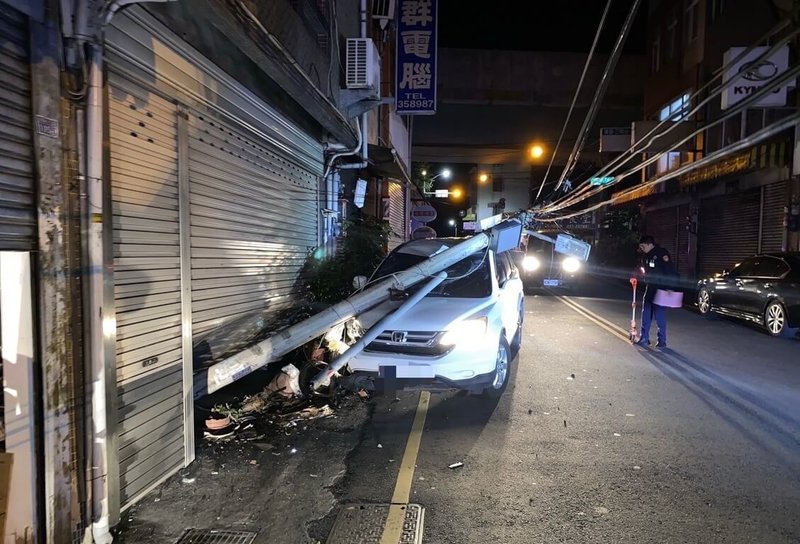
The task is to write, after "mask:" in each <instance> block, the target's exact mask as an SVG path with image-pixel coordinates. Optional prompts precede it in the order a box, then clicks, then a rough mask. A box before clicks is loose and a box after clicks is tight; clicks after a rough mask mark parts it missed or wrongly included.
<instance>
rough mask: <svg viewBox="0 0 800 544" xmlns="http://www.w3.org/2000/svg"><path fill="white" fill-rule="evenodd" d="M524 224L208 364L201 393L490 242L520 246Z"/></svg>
mask: <svg viewBox="0 0 800 544" xmlns="http://www.w3.org/2000/svg"><path fill="white" fill-rule="evenodd" d="M521 234H522V224H521V222H520V221H519V220H516V219H511V220H507V221H503V222H502V223H500V224H498V225H497V226H495V227H493V228H492V229H491V230H489V231H484V232H481V233H479V234H476V235H475V236H473V237H471V238H467V239H466V240H464V241H463V242H461V243H459V244H457V245H455V246H453V247H451V248H450V249H446V250H444V251H442V252H441V253H439V254H437V255H434V256H433V257H431V258H430V259H428V260H426V261H423V262H422V263H420V264H417V265H414V266H412V267H411V268H409V269H408V270H404V271H403V272H399V273H397V274H395V275H393V276H392V277H390V278H387V279H385V280H383V281H381V282H379V283H377V284H375V285H374V286H372V287H369V288H367V289H365V290H363V291H361V292H360V293H357V294H355V295H353V296H351V297H349V298H347V299H345V300H343V301H342V302H339V303H338V304H335V305H334V306H331V307H330V308H328V309H327V310H325V311H323V312H320V313H318V314H316V315H313V316H311V317H310V318H308V319H306V320H304V321H301V322H300V323H297V324H295V325H292V326H291V327H288V328H286V329H283V330H281V331H278V332H276V333H275V334H273V335H272V336H270V337H269V338H267V339H265V340H262V341H261V342H259V343H258V344H255V345H254V346H251V347H250V348H248V349H246V350H244V351H241V352H239V353H237V354H236V355H233V356H231V357H229V358H227V359H225V360H223V361H220V362H219V363H217V364H215V365H212V366H210V367H209V368H208V373H207V376H206V380H205V383H202V381H203V380H202V376H200V377H199V378H200V379H195V388H194V389H195V390H194V396H195V398H197V397H200V396H203V395H205V394H208V393H213V392H214V391H217V390H219V389H221V388H222V387H225V386H226V385H229V384H231V383H233V382H235V381H236V380H238V379H240V378H242V377H244V376H246V375H248V374H250V373H251V372H253V371H254V370H256V369H258V368H261V367H263V366H265V365H267V364H269V363H271V362H274V361H277V360H278V359H280V358H281V357H283V356H284V355H286V354H287V353H289V352H291V351H292V350H294V349H297V348H299V347H300V346H302V345H303V344H305V343H307V342H309V341H311V340H313V339H314V338H317V337H319V336H322V335H323V334H325V333H326V332H327V331H328V330H330V329H331V328H332V327H335V326H336V325H339V324H340V323H344V322H345V321H347V320H348V319H351V318H353V317H355V316H357V315H359V314H361V313H362V312H365V311H366V310H369V309H370V308H373V307H375V306H377V305H378V304H380V303H381V302H383V301H385V300H387V299H388V298H389V290H390V289H397V290H405V289H407V288H408V287H410V286H412V285H414V284H416V283H419V282H420V281H422V280H425V279H427V278H431V277H432V276H434V275H435V274H437V273H438V272H441V271H443V270H445V269H446V268H448V267H449V266H452V265H454V264H455V263H457V262H459V261H461V260H463V259H464V258H466V257H468V256H469V255H472V254H473V253H475V252H477V251H480V250H482V249H485V248H486V247H487V246H488V247H490V248H491V249H493V250H494V251H495V252H497V253H501V252H503V251H507V250H509V249H513V248H515V247H517V246H518V245H519V240H520V236H521Z"/></svg>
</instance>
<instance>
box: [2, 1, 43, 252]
mask: <svg viewBox="0 0 800 544" xmlns="http://www.w3.org/2000/svg"><path fill="white" fill-rule="evenodd" d="M29 50H30V45H29V36H28V19H27V17H25V16H24V15H22V14H21V13H19V12H18V11H16V10H14V9H12V8H10V7H8V6H7V5H5V4H0V250H21V251H30V250H32V249H35V248H36V203H35V188H34V187H35V185H34V176H33V170H34V163H33V157H34V152H33V134H32V128H31V127H32V123H33V121H32V118H31V77H30V51H29Z"/></svg>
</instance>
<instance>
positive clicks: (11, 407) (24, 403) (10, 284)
mask: <svg viewBox="0 0 800 544" xmlns="http://www.w3.org/2000/svg"><path fill="white" fill-rule="evenodd" d="M32 306H33V299H32V292H31V267H30V254H29V253H26V252H18V251H2V252H0V319H2V322H0V330H1V331H2V342H0V346H2V355H3V360H2V364H3V395H4V404H5V427H6V452H8V453H11V454H13V456H14V459H13V468H12V471H11V488H10V489H11V494H10V496H9V500H8V512H7V514H8V515H7V517H6V530H5V535H3V542H4V543H5V544H16V543H18V542H27V541H28V540H26V535H30V534H31V532H32V530H33V526H34V512H35V503H34V501H35V495H34V493H35V489H36V469H35V467H36V464H35V461H36V457H35V449H34V414H33V402H34V401H35V398H34V396H33V373H34V364H33V363H34V360H33V353H34V352H33V346H34V339H33V314H32V310H31V308H32Z"/></svg>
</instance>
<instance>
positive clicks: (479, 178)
mask: <svg viewBox="0 0 800 544" xmlns="http://www.w3.org/2000/svg"><path fill="white" fill-rule="evenodd" d="M488 179H489V176H488V175H487V174H481V175H480V177H478V181H480V182H481V183H486V181H487V180H488Z"/></svg>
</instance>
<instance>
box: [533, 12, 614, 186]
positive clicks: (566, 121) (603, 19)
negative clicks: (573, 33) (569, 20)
mask: <svg viewBox="0 0 800 544" xmlns="http://www.w3.org/2000/svg"><path fill="white" fill-rule="evenodd" d="M611 2H612V0H608V3H607V4H606V9H605V11H603V16H602V17H601V18H600V24H599V25H598V26H597V32H595V35H594V41H593V42H592V47H591V48H590V49H589V56H587V57H586V63H585V64H584V65H583V72H582V73H581V78H580V79H579V80H578V87H577V88H576V89H575V95H574V96H573V97H572V104H570V106H569V110H568V111H567V117H566V119H564V125H563V126H562V127H561V134H560V135H559V136H558V141H557V142H556V147H555V148H554V149H553V152H552V153H551V154H550V162H549V164H548V165H547V170H546V171H545V173H544V177H543V178H542V183H541V185H539V192H538V193H536V198H534V199H533V201H534V202H536V201H537V200H539V197H540V196H541V195H542V189H544V185H545V183H547V176H549V175H550V169H551V168H552V167H553V161H554V160H555V158H556V153H558V148H559V146H560V145H561V140H562V139H563V138H564V133H565V132H566V131H567V125H568V124H569V120H570V118H571V117H572V111H573V110H574V109H575V104H576V103H577V102H578V95H579V94H580V92H581V88H582V87H583V81H584V79H586V74H587V72H588V71H589V65H590V64H591V62H592V57H593V56H594V50H595V48H596V47H597V42H598V41H600V34H601V33H602V30H603V26H604V25H605V22H606V16H607V15H608V11H609V9H610V8H611Z"/></svg>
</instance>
